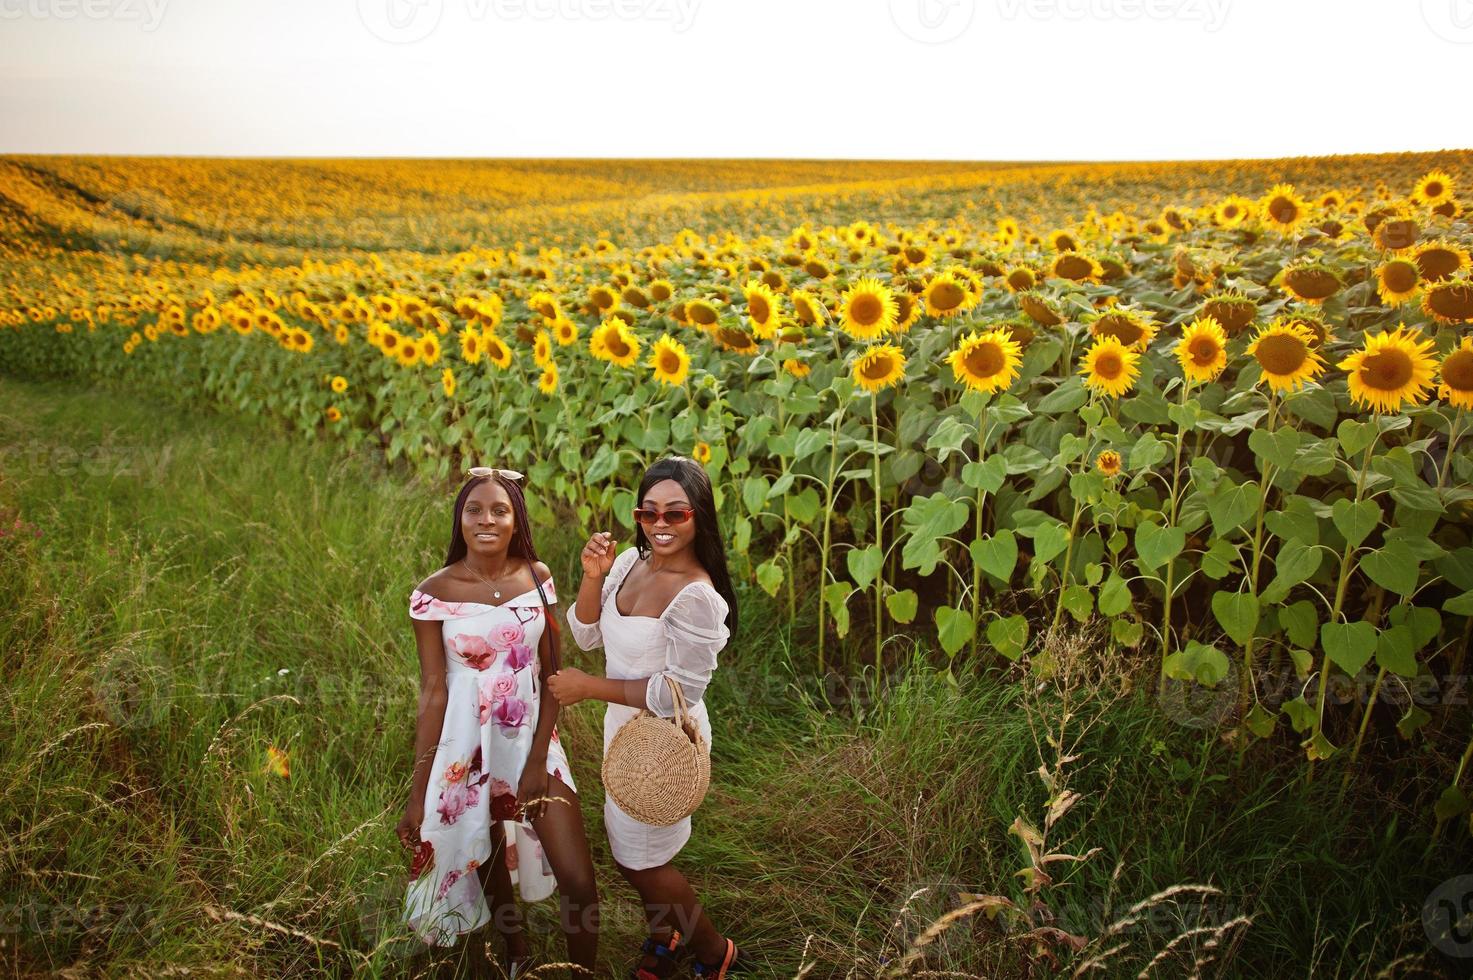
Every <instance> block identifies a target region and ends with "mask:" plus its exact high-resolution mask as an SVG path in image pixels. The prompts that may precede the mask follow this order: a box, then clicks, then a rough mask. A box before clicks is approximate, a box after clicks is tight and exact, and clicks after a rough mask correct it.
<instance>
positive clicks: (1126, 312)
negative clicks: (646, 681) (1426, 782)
mask: <svg viewBox="0 0 1473 980" xmlns="http://www.w3.org/2000/svg"><path fill="white" fill-rule="evenodd" d="M1160 329H1161V326H1160V324H1158V323H1156V321H1155V319H1154V318H1153V317H1152V316H1151V314H1150V313H1149V312H1147V311H1145V310H1135V309H1128V308H1121V309H1112V310H1108V311H1106V312H1104V313H1101V314H1099V315H1098V316H1096V317H1094V319H1092V320H1091V321H1090V324H1089V332H1090V334H1091V335H1092V336H1095V337H1114V338H1115V339H1116V340H1118V341H1120V342H1121V343H1122V344H1124V345H1125V346H1126V347H1129V348H1130V349H1131V350H1133V351H1144V350H1145V349H1146V348H1147V347H1149V346H1151V341H1152V340H1154V339H1155V338H1156V332H1157V331H1158V330H1160Z"/></svg>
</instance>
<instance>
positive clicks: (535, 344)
mask: <svg viewBox="0 0 1473 980" xmlns="http://www.w3.org/2000/svg"><path fill="white" fill-rule="evenodd" d="M550 360H552V338H551V337H549V336H548V335H547V331H546V330H539V331H537V336H536V337H534V338H533V339H532V363H534V364H536V365H537V366H538V367H545V366H546V365H547V362H548V361H550Z"/></svg>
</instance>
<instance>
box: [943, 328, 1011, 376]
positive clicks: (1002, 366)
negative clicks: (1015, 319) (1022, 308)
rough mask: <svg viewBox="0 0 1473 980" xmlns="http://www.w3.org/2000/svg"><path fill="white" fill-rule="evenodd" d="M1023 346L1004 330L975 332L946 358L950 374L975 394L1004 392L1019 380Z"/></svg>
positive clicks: (965, 338)
mask: <svg viewBox="0 0 1473 980" xmlns="http://www.w3.org/2000/svg"><path fill="white" fill-rule="evenodd" d="M1022 359H1023V348H1022V346H1021V345H1020V344H1019V343H1018V342H1017V341H1016V340H1014V339H1013V337H1012V334H1010V333H1009V332H1008V331H1007V330H1005V329H1001V328H999V329H995V330H985V331H982V332H981V333H978V332H976V331H973V332H972V333H969V334H967V335H966V336H965V337H963V338H962V340H961V343H959V344H958V345H957V347H956V350H954V351H952V352H951V353H950V354H948V355H947V357H946V360H947V361H948V362H949V363H950V364H951V373H952V375H953V377H954V378H955V379H956V380H957V381H961V382H964V383H965V384H966V385H967V387H969V388H972V389H973V390H975V391H998V390H999V389H1005V388H1007V387H1008V386H1009V385H1011V384H1012V383H1013V381H1014V380H1016V379H1017V377H1018V365H1019V363H1021V361H1022Z"/></svg>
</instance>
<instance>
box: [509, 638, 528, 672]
mask: <svg viewBox="0 0 1473 980" xmlns="http://www.w3.org/2000/svg"><path fill="white" fill-rule="evenodd" d="M531 662H532V648H531V647H529V646H527V644H525V643H513V644H512V645H511V650H510V651H509V652H508V653H507V655H506V665H507V666H508V667H510V668H511V669H512V670H521V669H522V668H523V667H525V666H527V665H528V664H529V663H531Z"/></svg>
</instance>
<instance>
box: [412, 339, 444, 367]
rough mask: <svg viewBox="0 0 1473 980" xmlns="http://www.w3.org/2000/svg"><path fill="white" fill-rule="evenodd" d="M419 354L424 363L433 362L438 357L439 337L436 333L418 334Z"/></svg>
mask: <svg viewBox="0 0 1473 980" xmlns="http://www.w3.org/2000/svg"><path fill="white" fill-rule="evenodd" d="M417 343H418V344H419V356H420V359H421V360H423V361H424V362H425V363H426V364H434V363H435V362H436V361H438V360H439V359H440V338H439V336H437V335H436V334H432V333H422V334H420V335H419V340H418V341H417Z"/></svg>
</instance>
